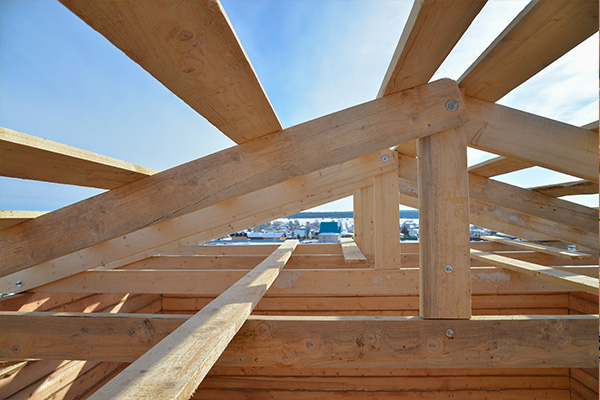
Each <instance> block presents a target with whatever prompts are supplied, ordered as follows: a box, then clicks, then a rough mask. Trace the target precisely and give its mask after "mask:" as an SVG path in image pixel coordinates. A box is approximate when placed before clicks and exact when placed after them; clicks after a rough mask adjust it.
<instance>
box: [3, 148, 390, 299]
mask: <svg viewBox="0 0 600 400" xmlns="http://www.w3.org/2000/svg"><path fill="white" fill-rule="evenodd" d="M386 157H387V158H388V159H393V154H392V152H391V151H390V150H382V151H380V152H377V153H372V154H368V155H365V156H362V157H359V158H356V159H354V160H350V161H347V162H344V163H341V164H337V165H334V166H331V167H327V168H324V169H321V170H318V171H315V172H311V173H309V174H305V175H301V176H297V177H294V178H292V179H289V180H287V181H285V182H281V183H278V184H276V185H273V186H269V187H266V188H261V189H259V190H256V191H254V192H251V193H246V194H244V195H241V196H238V197H236V198H233V199H229V200H225V201H221V202H218V203H217V204H214V205H212V206H209V207H206V208H203V209H201V210H198V211H194V212H192V213H190V214H187V215H184V216H181V217H176V218H173V219H171V220H167V221H162V222H159V223H156V224H154V225H153V226H150V227H146V228H143V229H140V230H138V231H136V232H132V233H130V234H127V235H124V236H121V237H118V238H115V239H111V240H108V241H106V242H102V243H99V244H96V245H93V246H91V247H89V248H86V249H83V250H79V251H76V252H74V253H71V254H67V255H65V256H62V257H58V258H56V259H54V260H51V261H48V262H43V263H41V264H39V265H36V266H34V267H31V268H27V269H24V270H22V271H18V272H15V273H12V274H9V275H7V276H5V277H2V278H0V292H9V293H10V292H20V291H25V290H28V289H31V288H33V287H35V286H38V285H42V284H45V283H48V282H52V281H54V280H56V279H60V278H63V277H66V276H69V275H73V274H76V273H78V272H81V271H85V270H86V269H91V268H96V267H99V266H102V267H103V268H118V267H120V266H123V265H126V264H129V263H132V262H135V261H138V260H142V259H145V258H147V257H150V256H152V255H155V254H158V253H160V252H163V251H169V250H173V249H174V248H178V247H180V246H183V245H187V244H196V243H204V242H206V241H208V240H211V239H214V238H216V237H220V236H224V235H227V234H230V233H231V232H236V231H238V230H240V229H244V228H247V227H249V226H256V225H259V224H261V223H264V222H267V221H271V220H273V219H277V218H282V217H285V216H287V215H291V214H293V213H296V212H298V211H301V210H305V209H307V208H311V207H316V206H318V205H320V204H323V203H326V202H328V201H332V200H335V199H337V198H343V197H345V196H347V195H348V194H349V193H352V192H353V191H354V190H357V189H359V188H361V187H364V186H365V185H369V184H372V182H373V178H372V177H373V176H374V175H378V174H381V173H384V172H388V171H396V170H397V166H396V165H394V164H393V163H391V162H384V161H383V160H384V159H385V158H386ZM17 282H20V286H17V285H16V283H17Z"/></svg>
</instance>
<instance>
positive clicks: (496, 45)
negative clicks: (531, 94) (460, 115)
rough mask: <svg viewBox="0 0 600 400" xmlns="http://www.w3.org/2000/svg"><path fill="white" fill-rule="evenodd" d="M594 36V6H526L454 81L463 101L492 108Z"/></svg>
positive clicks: (566, 1) (589, 0)
mask: <svg viewBox="0 0 600 400" xmlns="http://www.w3.org/2000/svg"><path fill="white" fill-rule="evenodd" d="M597 31H598V4H597V2H596V1H595V0H580V1H571V0H550V1H547V0H543V1H532V2H530V3H529V4H528V5H527V6H526V7H525V9H523V11H521V13H520V14H519V15H518V16H517V17H516V18H515V19H514V20H513V21H512V22H511V23H510V24H509V26H508V27H506V29H505V30H504V31H503V32H502V33H501V34H500V35H499V36H498V38H496V40H495V41H494V42H493V43H492V44H491V45H490V46H489V47H488V48H487V49H486V50H485V51H484V52H483V54H481V56H479V58H478V59H477V60H476V61H475V62H474V63H473V65H471V67H469V69H467V71H465V73H464V74H463V75H462V76H461V77H460V78H459V80H458V82H459V86H460V87H461V88H463V89H464V90H465V93H466V95H468V96H472V97H476V98H478V99H482V100H487V101H491V102H495V101H497V100H499V99H500V98H502V97H504V95H506V94H507V93H509V92H510V91H511V90H513V89H514V88H516V87H517V86H519V85H520V84H521V83H523V82H525V81H526V80H528V79H529V78H531V77H532V76H534V75H535V74H536V73H538V72H539V71H541V70H542V69H544V68H545V67H547V66H548V65H550V64H551V63H552V62H553V61H555V60H557V59H558V58H560V57H561V56H562V55H564V54H566V53H567V52H568V51H569V50H571V49H572V48H573V47H575V46H577V45H578V44H579V43H581V42H583V41H584V40H585V39H587V38H588V37H590V36H591V35H593V34H594V33H595V32H597Z"/></svg>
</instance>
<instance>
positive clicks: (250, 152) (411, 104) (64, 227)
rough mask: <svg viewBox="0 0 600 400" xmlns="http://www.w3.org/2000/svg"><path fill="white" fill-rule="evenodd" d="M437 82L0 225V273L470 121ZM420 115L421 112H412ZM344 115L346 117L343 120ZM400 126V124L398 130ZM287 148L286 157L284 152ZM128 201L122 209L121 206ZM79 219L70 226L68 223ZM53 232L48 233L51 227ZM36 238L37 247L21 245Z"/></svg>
mask: <svg viewBox="0 0 600 400" xmlns="http://www.w3.org/2000/svg"><path fill="white" fill-rule="evenodd" d="M450 98H452V99H459V100H460V99H461V94H460V91H459V90H458V87H457V86H456V84H455V83H454V82H452V81H450V80H441V81H437V82H434V83H430V84H427V85H423V86H420V87H418V88H415V89H409V90H407V91H404V92H401V93H398V94H395V95H391V96H386V97H384V98H381V99H377V100H374V101H371V102H368V103H364V104H362V105H359V106H356V107H351V108H349V109H346V110H343V111H340V112H337V113H334V114H331V115H328V116H325V117H321V118H318V119H316V120H313V121H310V122H307V123H304V124H301V125H297V126H294V127H291V128H287V129H285V130H283V131H281V132H278V133H274V134H270V135H266V136H264V137H262V138H260V139H257V140H253V141H250V142H246V143H244V144H241V145H238V146H235V147H232V148H229V149H226V150H223V151H220V152H217V153H214V154H211V155H209V156H206V157H203V158H200V159H198V160H195V161H192V162H189V163H187V164H183V165H181V166H178V167H175V168H172V169H169V170H167V171H163V172H160V173H158V174H155V175H153V176H150V177H147V178H144V179H142V180H141V181H137V182H134V183H132V184H128V185H125V186H122V187H119V188H117V189H114V190H111V191H109V192H106V193H102V194H100V195H98V196H95V197H92V198H90V199H86V200H83V201H81V202H79V203H76V204H73V205H70V206H67V207H65V208H62V209H59V210H56V211H54V212H52V213H48V214H46V215H43V216H41V217H39V218H36V219H35V220H31V221H28V222H24V223H22V224H19V225H16V226H13V227H11V228H8V229H5V230H3V231H0V241H2V242H3V244H4V245H3V246H2V248H0V259H2V268H1V269H0V273H1V275H6V274H7V273H11V272H15V271H18V270H20V269H23V268H26V267H29V266H32V265H35V264H38V263H40V262H43V261H46V260H49V259H53V258H56V257H59V256H62V255H65V254H68V253H71V252H73V251H77V250H80V249H83V248H85V247H88V246H91V245H93V244H96V243H100V242H103V241H105V240H108V239H111V238H114V237H118V236H122V235H126V234H127V233H129V232H133V231H135V230H138V229H141V228H143V227H145V226H148V225H152V224H154V223H156V222H159V221H162V220H165V219H169V218H173V217H176V216H179V215H184V214H186V213H189V212H192V211H195V210H198V209H201V208H204V207H208V206H210V205H213V204H216V203H218V202H219V201H224V200H227V199H232V198H235V197H237V196H240V195H242V194H244V193H248V192H251V191H254V190H257V189H260V188H263V187H266V186H269V185H273V184H276V183H279V182H282V181H285V180H286V179H290V178H293V177H295V176H298V175H302V174H305V173H309V172H311V171H315V170H318V169H321V168H325V167H327V166H330V165H335V164H338V163H341V162H344V161H348V160H351V159H353V158H356V157H359V156H361V155H363V154H368V153H371V152H374V151H378V150H381V149H384V148H386V147H389V146H392V145H393V144H394V143H398V142H402V141H405V140H411V139H416V138H417V137H420V136H426V135H430V134H432V133H435V132H438V131H441V130H444V129H449V128H452V127H455V126H458V125H460V124H462V123H464V122H465V121H466V120H467V117H466V112H465V110H464V108H462V107H459V109H458V110H457V111H449V110H447V109H446V107H445V104H446V102H447V101H448V99H450ZM416 116H418V118H417V117H416ZM342 121H343V123H341V122H342ZM398 126H403V127H404V129H402V130H398V129H397V127H398ZM282 154H285V155H286V156H285V157H282V156H281V155H282ZM125 203H127V204H129V206H128V207H124V206H123V204H125ZM75 220H76V221H77V224H76V225H73V224H72V223H71V222H70V221H75ZM49 231H52V235H49V234H48V232H49ZM34 242H35V249H36V251H34V252H29V251H24V250H23V251H15V249H25V248H28V246H30V245H33V243H34Z"/></svg>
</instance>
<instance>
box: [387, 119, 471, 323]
mask: <svg viewBox="0 0 600 400" xmlns="http://www.w3.org/2000/svg"><path fill="white" fill-rule="evenodd" d="M417 153H418V159H417V160H418V166H417V175H418V182H419V221H420V222H419V226H420V228H419V242H420V245H419V271H420V286H419V309H420V315H421V317H423V318H426V319H431V318H447V319H468V318H470V317H471V272H470V266H471V265H470V260H469V181H468V174H467V144H466V141H465V137H464V135H463V134H461V133H459V132H457V131H456V130H448V131H446V132H440V133H437V134H435V135H431V136H428V137H425V138H421V139H418V140H417ZM396 180H397V179H396Z"/></svg>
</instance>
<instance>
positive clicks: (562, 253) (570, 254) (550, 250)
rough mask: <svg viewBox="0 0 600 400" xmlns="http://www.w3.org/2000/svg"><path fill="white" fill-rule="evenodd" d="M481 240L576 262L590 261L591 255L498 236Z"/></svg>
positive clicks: (484, 237)
mask: <svg viewBox="0 0 600 400" xmlns="http://www.w3.org/2000/svg"><path fill="white" fill-rule="evenodd" d="M481 238H482V239H483V240H487V241H491V242H497V243H505V244H508V245H509V246H512V247H517V248H523V249H527V250H534V251H539V252H541V253H546V254H551V255H556V256H559V257H564V258H568V259H576V260H589V259H592V255H591V254H588V253H582V252H580V251H576V250H568V249H561V248H558V247H554V246H548V245H544V244H540V243H532V242H523V241H520V240H513V239H508V238H503V237H499V236H482V237H481Z"/></svg>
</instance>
